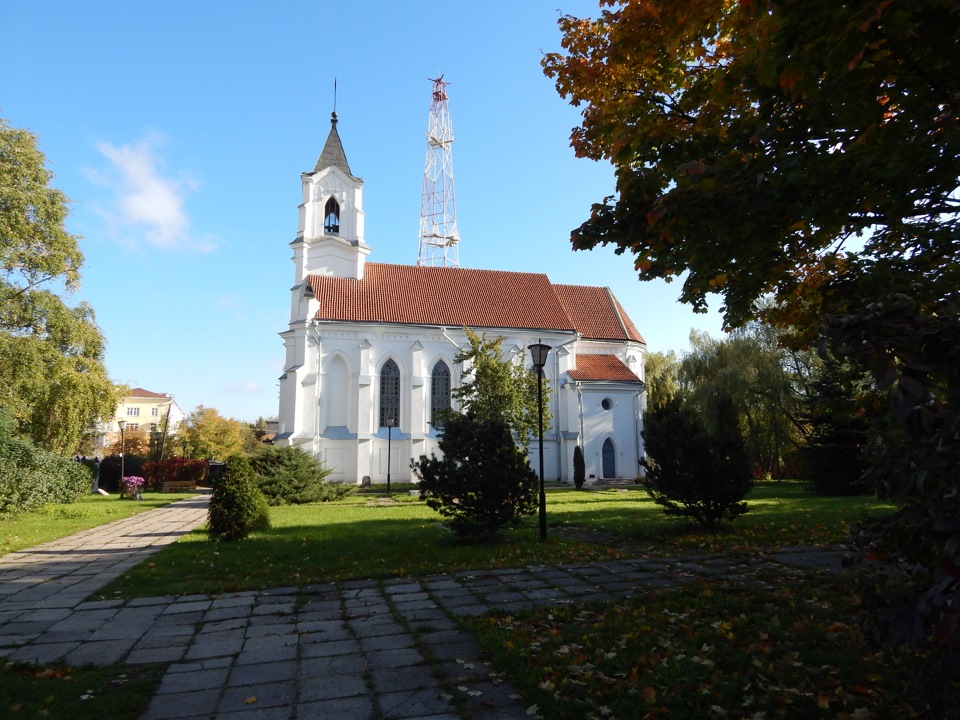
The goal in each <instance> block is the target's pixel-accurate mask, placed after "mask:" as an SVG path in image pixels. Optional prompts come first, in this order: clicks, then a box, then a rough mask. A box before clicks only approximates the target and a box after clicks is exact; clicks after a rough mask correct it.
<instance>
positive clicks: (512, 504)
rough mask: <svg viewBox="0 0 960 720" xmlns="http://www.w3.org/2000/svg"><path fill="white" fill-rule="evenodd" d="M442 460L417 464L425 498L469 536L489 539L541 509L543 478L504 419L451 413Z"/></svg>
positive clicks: (415, 468)
mask: <svg viewBox="0 0 960 720" xmlns="http://www.w3.org/2000/svg"><path fill="white" fill-rule="evenodd" d="M439 445H440V450H441V452H442V453H443V457H442V458H437V457H436V456H430V457H429V458H428V457H427V456H426V455H421V456H420V460H419V461H417V462H415V463H413V464H412V467H413V471H414V472H415V473H416V475H417V477H418V478H420V497H421V498H422V499H425V500H426V501H427V505H428V506H429V507H430V508H432V509H433V510H436V511H437V512H438V513H440V514H441V515H442V516H444V517H448V518H450V526H451V528H453V530H454V532H456V533H457V535H459V536H460V537H463V538H473V539H489V538H491V537H492V536H493V535H494V534H496V532H497V531H498V530H499V529H500V528H501V527H503V526H504V525H506V524H507V523H511V522H519V520H520V517H521V516H522V515H529V514H532V513H533V512H535V510H536V507H537V488H538V483H537V474H536V473H535V472H534V471H533V469H532V468H531V467H530V463H529V462H527V456H526V454H525V453H524V452H523V451H522V450H521V449H520V448H518V447H517V445H516V443H515V442H514V440H513V434H512V433H511V432H510V428H509V426H508V425H507V424H506V423H504V422H503V421H502V420H497V419H480V418H477V417H475V416H474V415H472V414H470V413H467V414H465V415H458V414H451V415H450V416H449V417H448V418H447V420H446V422H445V423H444V426H443V437H441V438H440V442H439Z"/></svg>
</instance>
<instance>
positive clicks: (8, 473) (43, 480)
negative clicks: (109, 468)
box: [0, 433, 93, 517]
mask: <svg viewBox="0 0 960 720" xmlns="http://www.w3.org/2000/svg"><path fill="white" fill-rule="evenodd" d="M92 487H93V474H92V473H91V471H90V468H89V467H88V466H87V465H85V464H83V463H80V462H77V461H76V460H72V459H69V458H62V457H60V456H59V455H54V454H53V453H51V452H48V451H46V450H44V449H42V448H40V447H37V446H36V445H34V444H33V443H32V442H30V441H29V440H26V439H22V438H16V437H12V436H10V435H5V434H2V433H0V517H2V516H4V515H17V514H19V513H22V512H26V511H27V510H34V509H36V508H38V507H42V506H43V505H46V504H49V503H71V502H73V501H74V500H76V499H77V498H79V497H81V496H82V495H86V494H87V493H89V492H90V490H91V489H92Z"/></svg>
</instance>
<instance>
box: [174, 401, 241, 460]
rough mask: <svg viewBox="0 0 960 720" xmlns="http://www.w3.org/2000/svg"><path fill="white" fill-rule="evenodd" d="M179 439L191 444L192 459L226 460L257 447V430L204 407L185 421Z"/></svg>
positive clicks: (188, 451) (188, 446)
mask: <svg viewBox="0 0 960 720" xmlns="http://www.w3.org/2000/svg"><path fill="white" fill-rule="evenodd" d="M178 436H179V437H180V438H182V439H183V440H186V441H187V455H188V456H189V457H192V458H200V459H207V460H217V459H226V458H228V457H230V456H232V455H240V454H244V453H249V452H250V451H251V450H252V449H253V447H255V441H254V438H253V431H252V430H251V429H250V427H249V426H248V425H247V424H246V423H242V422H240V421H239V420H233V419H231V418H225V417H223V416H222V415H221V414H220V413H219V412H217V411H216V410H215V409H214V408H208V407H204V406H203V405H198V406H197V409H196V410H194V411H193V412H191V413H190V414H189V415H187V417H186V418H184V420H183V423H181V425H180V429H179V433H178Z"/></svg>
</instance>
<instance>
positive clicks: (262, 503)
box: [207, 456, 270, 542]
mask: <svg viewBox="0 0 960 720" xmlns="http://www.w3.org/2000/svg"><path fill="white" fill-rule="evenodd" d="M268 527H270V517H269V515H268V509H267V499H266V498H265V497H264V496H263V493H261V492H260V490H259V489H258V488H257V482H256V476H255V475H254V473H253V470H251V468H250V463H248V462H247V461H246V459H244V458H242V457H240V456H234V457H231V458H230V459H229V460H227V469H226V471H225V472H224V474H223V477H222V478H221V479H220V482H218V483H217V485H216V487H215V488H214V489H213V496H212V497H211V498H210V511H209V515H208V523H207V532H208V534H209V535H210V538H211V539H213V540H220V541H224V542H233V541H235V540H242V539H243V538H245V537H247V535H249V534H250V533H252V532H253V531H255V530H264V529H266V528H268Z"/></svg>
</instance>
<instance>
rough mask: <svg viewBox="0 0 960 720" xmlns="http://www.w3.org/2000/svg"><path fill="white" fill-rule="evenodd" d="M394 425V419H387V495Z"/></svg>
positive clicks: (388, 491)
mask: <svg viewBox="0 0 960 720" xmlns="http://www.w3.org/2000/svg"><path fill="white" fill-rule="evenodd" d="M396 423H397V421H396V420H395V419H394V418H387V494H389V493H390V451H391V448H390V444H391V442H392V441H393V426H394V425H396Z"/></svg>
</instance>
